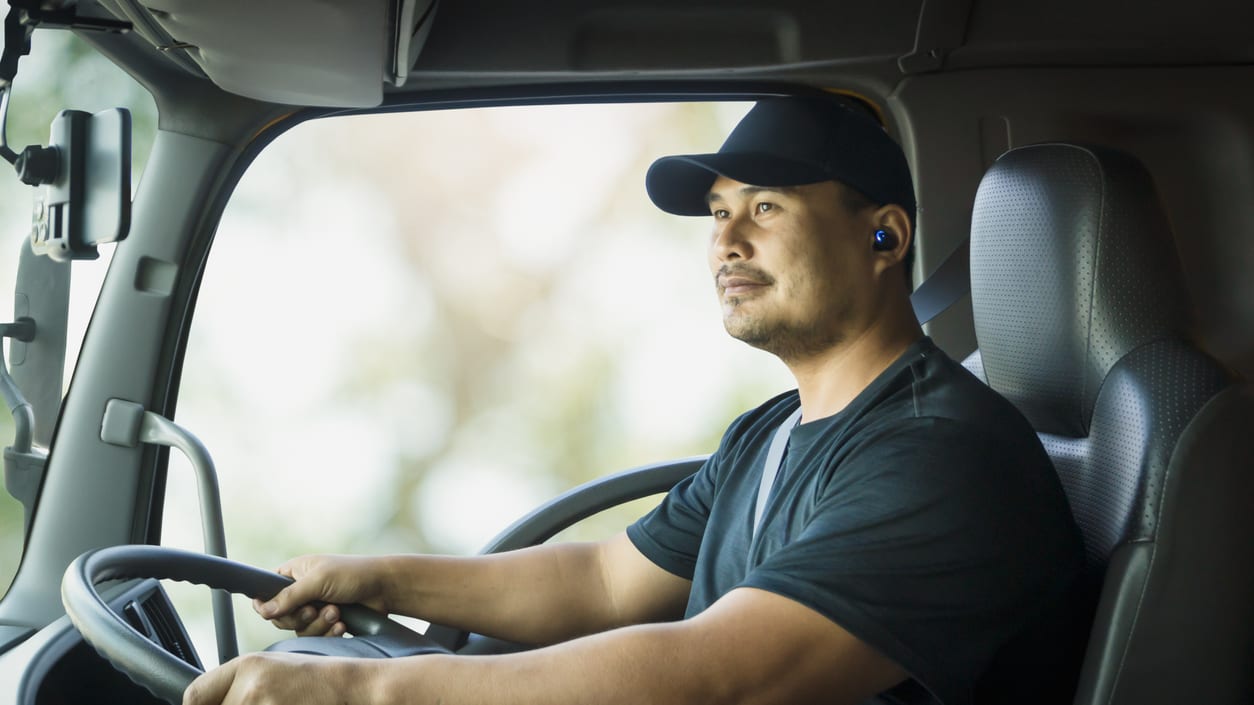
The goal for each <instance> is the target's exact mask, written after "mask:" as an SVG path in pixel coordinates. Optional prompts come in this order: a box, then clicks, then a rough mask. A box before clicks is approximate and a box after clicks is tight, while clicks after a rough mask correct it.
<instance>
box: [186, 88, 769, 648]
mask: <svg viewBox="0 0 1254 705" xmlns="http://www.w3.org/2000/svg"><path fill="white" fill-rule="evenodd" d="M747 108H748V105H746V104H743V103H740V104H734V103H727V104H655V105H654V104H649V105H645V104H629V105H591V106H539V107H511V108H490V109H479V110H458V111H444V112H424V113H414V114H391V115H377V116H364V117H348V118H332V119H325V120H318V121H314V122H310V123H306V124H304V125H301V126H298V127H296V128H294V129H293V130H292V131H290V132H289V133H287V134H285V135H283V136H281V137H280V138H279V139H278V140H276V141H275V143H274V144H272V145H271V146H270V147H268V148H267V150H266V151H265V152H264V153H263V154H262V155H261V156H260V157H259V158H258V159H257V161H256V163H255V164H253V165H252V167H251V168H250V169H249V171H248V172H247V174H246V175H245V176H244V178H243V180H242V181H241V183H240V184H239V186H238V188H237V190H236V192H235V194H234V196H233V197H232V199H231V202H230V204H229V205H228V208H227V210H226V213H225V214H224V216H223V220H222V223H221V226H220V227H219V230H218V233H217V236H216V241H215V244H214V246H213V250H212V253H211V255H210V258H209V261H208V268H207V271H206V275H205V278H204V283H203V286H202V290H201V292H200V296H199V300H198V304H197V310H196V315H195V320H194V324H193V329H192V334H191V338H190V340H189V343H188V350H187V357H186V362H185V367H184V371H183V378H182V386H181V391H180V397H179V410H178V421H179V422H180V423H181V424H183V425H185V426H186V427H188V428H189V429H191V430H192V431H193V432H195V433H196V434H198V435H199V436H200V437H201V439H202V440H203V441H205V443H206V444H207V445H208V447H209V448H210V449H211V450H212V452H213V454H214V457H215V460H216V463H217V466H218V470H219V473H220V476H221V486H222V497H223V502H224V507H225V514H226V522H227V526H226V533H227V542H228V546H229V547H230V550H231V551H232V554H233V557H235V558H238V559H240V560H243V561H245V562H248V563H252V564H255V565H260V566H264V567H274V566H276V565H277V564H279V563H281V562H282V561H283V560H285V559H287V558H289V557H291V556H293V555H296V554H299V553H303V552H361V553H384V552H393V551H432V552H444V553H462V554H465V553H473V552H475V551H476V550H477V549H478V548H479V547H481V546H482V545H483V544H485V543H486V542H487V541H488V540H489V539H490V538H491V537H492V536H493V535H495V534H496V533H497V532H499V531H500V530H501V529H503V528H504V527H506V526H507V525H509V524H510V523H512V522H513V521H514V520H515V519H517V518H519V517H520V516H522V515H523V514H524V513H526V512H527V511H528V510H530V509H532V508H534V507H535V506H536V505H538V504H539V503H541V502H543V501H545V500H547V499H549V498H551V497H552V496H554V495H556V494H558V493H560V492H562V491H565V490H567V489H569V488H570V487H573V486H574V485H577V484H579V483H582V482H585V481H588V480H590V479H592V478H595V477H597V476H600V475H605V474H608V473H611V472H615V471H618V470H622V469H626V468H628V467H632V466H636V465H641V464H646V463H652V462H656V461H660V460H667V459H673V458H678V457H685V456H691V455H696V454H703V453H708V452H710V451H712V450H713V449H714V447H715V446H716V445H717V443H718V440H719V438H720V436H721V434H722V432H723V430H724V429H725V428H726V426H727V424H728V423H729V422H730V421H731V420H732V419H733V418H734V417H735V416H736V415H738V414H739V413H741V412H743V411H744V410H746V409H748V408H750V407H752V406H753V405H755V404H757V403H759V402H761V401H763V400H765V399H766V398H767V397H769V396H770V395H772V394H775V393H778V392H780V391H782V390H784V389H787V388H790V387H791V386H792V383H791V378H790V377H789V376H788V375H787V371H786V369H785V368H784V367H783V366H782V365H781V364H780V363H779V362H778V361H777V360H775V359H774V358H773V357H770V356H768V355H766V354H764V353H761V352H759V351H756V350H753V349H751V348H748V347H747V346H745V345H743V344H741V343H738V342H736V341H734V340H732V339H730V338H729V337H728V336H727V335H726V334H725V333H724V331H723V329H722V323H721V321H720V317H719V308H718V304H717V302H716V299H715V296H714V293H713V284H712V280H711V277H710V274H709V272H708V268H707V265H706V259H705V257H706V254H705V248H706V242H707V237H708V232H709V222H708V221H707V220H705V219H701V218H680V217H675V216H670V215H666V214H663V213H661V212H659V211H657V210H656V209H655V208H654V206H653V205H652V204H651V203H650V202H649V200H648V196H647V195H646V193H645V190H644V174H645V170H646V169H647V168H648V165H649V163H650V162H651V161H652V160H653V159H654V158H656V157H657V156H660V155H662V154H668V153H678V152H692V151H712V150H714V149H717V147H718V145H719V143H720V142H721V140H722V138H723V136H724V135H725V134H726V132H727V130H728V129H730V127H731V126H732V125H734V124H735V122H736V120H738V119H739V117H740V116H741V115H743V114H744V112H745V110H747ZM655 502H656V498H653V499H652V500H645V501H643V502H637V503H633V504H632V505H631V506H628V507H626V508H623V509H622V510H618V511H613V512H609V513H607V514H606V515H603V516H600V517H597V518H596V519H594V520H592V521H589V522H585V523H583V524H581V525H580V526H578V527H576V528H575V529H572V530H571V531H569V532H567V533H566V534H564V537H566V538H577V539H579V538H583V539H587V538H594V537H602V536H606V535H609V534H611V533H613V532H614V531H617V530H619V529H621V528H623V527H624V526H625V525H626V524H627V523H628V522H630V521H631V520H632V519H634V518H635V517H636V516H639V515H640V514H641V513H642V512H643V511H646V510H647V508H648V506H650V504H652V503H655ZM196 507H197V504H196V500H195V486H194V483H193V482H192V479H191V475H190V470H189V469H188V468H187V467H186V465H185V464H184V463H183V462H182V461H181V459H178V458H173V457H172V460H171V467H170V475H169V480H168V490H167V499H166V511H165V522H164V534H163V542H164V543H166V544H167V545H176V546H183V547H187V548H192V549H196V550H199V549H200V548H201V543H200V535H201V534H200V528H199V524H198V522H199V520H198V518H197V517H198V512H197V509H196ZM172 589H173V590H180V589H181V588H180V587H179V586H172ZM189 594H190V593H189ZM176 599H180V600H183V599H184V598H182V597H177V598H176ZM186 599H187V601H186V602H185V603H181V604H180V612H181V613H182V614H183V615H184V616H185V617H187V618H188V619H189V621H193V622H195V623H194V624H193V625H192V629H193V632H194V637H196V638H198V640H199V641H198V643H199V644H200V646H199V648H200V651H201V656H202V658H204V659H206V660H207V661H212V660H213V646H212V639H211V638H210V637H209V636H206V635H209V634H211V629H210V627H209V626H208V625H209V617H208V613H209V601H208V599H207V591H205V592H204V593H203V595H200V596H198V597H196V598H195V599H192V598H191V597H188V598H186ZM237 611H238V612H240V613H242V614H240V615H239V616H238V619H237V622H238V623H239V627H240V631H241V634H242V641H243V643H244V647H245V648H246V649H255V648H260V647H262V646H264V645H265V644H268V643H270V642H271V641H274V640H275V639H276V638H277V637H278V636H279V635H278V633H277V632H275V631H274V630H273V629H272V628H270V627H269V625H267V624H265V623H264V622H262V621H261V620H259V619H257V618H256V617H255V616H253V615H252V614H251V609H250V608H249V607H248V606H247V603H246V602H245V601H242V600H241V601H240V602H239V603H238V607H237ZM245 612H246V614H244V613H245ZM196 620H199V621H196Z"/></svg>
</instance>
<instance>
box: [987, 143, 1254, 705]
mask: <svg viewBox="0 0 1254 705" xmlns="http://www.w3.org/2000/svg"><path fill="white" fill-rule="evenodd" d="M971 298H972V305H973V308H974V314H975V328H976V337H977V339H978V342H979V351H978V352H977V353H975V354H974V355H972V356H971V358H969V359H968V360H967V361H966V364H967V366H968V367H969V368H970V369H972V371H974V372H976V374H977V375H979V376H980V377H982V378H983V379H984V380H985V381H986V382H988V384H989V385H990V386H992V387H993V388H994V389H996V390H997V391H999V392H1001V393H1002V394H1003V395H1005V396H1006V397H1007V398H1009V399H1010V400H1011V401H1012V402H1013V403H1014V404H1015V405H1016V406H1018V408H1019V409H1020V410H1022V411H1023V413H1024V415H1025V416H1027V418H1028V420H1029V421H1031V423H1032V425H1033V426H1034V427H1035V428H1036V429H1037V431H1038V432H1039V433H1040V436H1041V439H1042V441H1043V442H1044V445H1045V448H1046V450H1047V451H1048V452H1049V454H1050V456H1051V457H1052V458H1053V461H1054V464H1055V466H1056V468H1057V470H1058V473H1059V475H1060V477H1061V478H1062V482H1063V485H1064V487H1065V489H1066V491H1067V494H1068V497H1069V499H1070V502H1071V507H1072V510H1073V512H1074V513H1075V516H1076V519H1077V522H1078V523H1079V525H1080V528H1081V530H1082V531H1083V533H1084V538H1085V543H1086V550H1087V554H1088V578H1089V580H1090V581H1091V584H1092V585H1093V589H1094V590H1100V601H1099V602H1098V606H1097V613H1096V616H1095V619H1094V623H1093V628H1092V634H1091V637H1090V641H1089V645H1088V648H1087V651H1086V653H1085V656H1084V664H1083V669H1082V671H1081V676H1080V685H1079V689H1078V692H1077V695H1076V698H1075V702H1076V703H1077V705H1080V704H1083V705H1088V704H1090V703H1136V704H1138V705H1145V704H1146V703H1207V704H1213V703H1250V702H1254V480H1252V478H1254V440H1252V439H1254V393H1252V391H1251V388H1250V385H1249V384H1246V383H1239V382H1236V381H1234V380H1232V378H1231V377H1230V375H1229V374H1228V373H1227V372H1226V371H1225V370H1224V369H1223V367H1222V366H1221V365H1220V364H1218V363H1217V362H1216V361H1215V360H1214V359H1212V358H1211V357H1209V356H1208V355H1206V354H1205V353H1204V352H1202V351H1201V350H1200V349H1199V348H1198V347H1197V346H1196V345H1194V344H1192V343H1191V342H1190V341H1189V337H1188V331H1189V319H1190V314H1189V312H1190V308H1189V303H1188V297H1187V294H1186V291H1185V289H1184V286H1183V280H1182V276H1181V272H1180V265H1179V261H1178V258H1177V256H1176V251H1175V246H1174V244H1173V241H1172V234H1171V231H1170V227H1169V224H1168V222H1167V219H1166V217H1165V215H1164V212H1163V209H1162V207H1161V205H1160V204H1159V200H1158V197H1157V194H1156V192H1155V189H1154V186H1153V183H1152V181H1151V179H1150V177H1149V175H1148V173H1147V172H1146V170H1145V169H1144V168H1143V167H1142V166H1141V164H1140V163H1139V162H1138V161H1136V160H1135V159H1134V158H1132V157H1130V156H1128V155H1126V154H1123V153H1120V152H1115V151H1113V150H1108V149H1099V148H1088V147H1081V146H1076V145H1068V144H1044V145H1034V146H1029V147H1023V148H1019V149H1015V150H1012V151H1010V152H1008V153H1007V154H1005V155H1003V156H1002V157H1001V158H1000V159H999V160H998V161H997V163H996V164H994V166H993V167H992V168H991V169H990V170H989V172H988V174H987V175H986V176H985V178H984V180H983V182H982V183H981V185H980V189H979V194H978V196H977V198H976V203H975V209H974V213H973V217H972V232H971ZM1024 550H1025V551H1030V550H1031V547H1030V546H1025V547H1024Z"/></svg>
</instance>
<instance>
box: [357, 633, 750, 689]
mask: <svg viewBox="0 0 1254 705" xmlns="http://www.w3.org/2000/svg"><path fill="white" fill-rule="evenodd" d="M683 631H684V630H683V628H682V626H680V625H677V624H651V625H641V626H636V627H628V628H623V629H616V630H613V631H610V632H605V633H601V634H596V635H593V636H589V637H585V638H582V639H577V640H575V641H571V642H566V643H562V644H557V645H555V646H551V647H548V648H545V649H539V650H536V651H530V652H524V653H519V654H509V655H502V656H433V657H427V656H419V657H412V658H408V659H398V660H393V661H387V662H380V663H379V664H378V665H377V666H378V668H379V670H378V671H377V672H376V674H375V675H376V677H375V678H374V679H373V684H372V686H371V687H370V688H369V689H368V694H369V696H370V699H369V702H372V703H396V702H409V703H437V702H442V703H457V704H459V705H472V704H478V703H482V704H484V705H488V704H491V705H499V704H500V703H504V702H509V703H517V704H519V705H524V704H529V703H536V704H540V703H543V704H544V705H558V704H560V703H599V704H603V705H614V704H615V703H633V704H638V703H650V702H659V703H661V702H665V703H672V704H674V703H698V702H702V703H704V702H708V703H716V702H730V701H731V698H729V697H721V696H724V695H728V693H725V692H723V691H724V690H725V688H726V686H727V684H728V682H727V681H726V680H722V681H720V680H719V679H717V678H713V677H709V674H713V673H715V670H714V669H712V668H711V665H712V664H710V663H709V662H708V660H706V658H707V656H708V654H709V650H708V649H701V648H699V647H697V646H696V645H694V644H691V643H689V641H688V640H686V639H685V638H683V637H682V636H681V634H682V632H683ZM703 661H704V662H703Z"/></svg>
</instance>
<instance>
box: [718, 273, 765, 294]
mask: <svg viewBox="0 0 1254 705" xmlns="http://www.w3.org/2000/svg"><path fill="white" fill-rule="evenodd" d="M766 287H767V283H766V282H764V281H760V280H758V279H750V278H749V277H724V278H722V279H720V280H719V288H720V289H722V290H723V295H724V296H743V295H745V294H748V293H750V292H754V291H758V290H761V289H764V288H766Z"/></svg>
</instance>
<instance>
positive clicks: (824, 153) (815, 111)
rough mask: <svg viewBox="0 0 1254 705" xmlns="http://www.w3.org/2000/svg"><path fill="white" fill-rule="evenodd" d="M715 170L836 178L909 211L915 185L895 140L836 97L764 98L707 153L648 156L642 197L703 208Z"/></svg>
mask: <svg viewBox="0 0 1254 705" xmlns="http://www.w3.org/2000/svg"><path fill="white" fill-rule="evenodd" d="M718 176H726V177H727V178H729V179H734V180H736V181H740V182H742V183H746V184H750V185H753V186H801V185H803V184H813V183H818V182H821V181H839V182H841V183H843V184H845V185H846V186H849V187H850V188H853V189H854V190H856V191H858V192H860V193H861V194H862V195H864V196H866V197H867V198H868V199H870V200H871V201H873V202H875V203H878V204H880V205H884V204H888V203H893V204H896V205H899V206H901V207H902V208H904V209H906V212H907V214H908V215H909V216H910V219H911V220H912V221H913V220H914V216H915V200H914V184H913V182H912V181H911V180H910V166H909V165H908V164H907V163H906V155H905V154H904V153H903V152H902V151H901V147H900V146H899V145H898V144H897V143H896V142H894V141H893V139H892V138H891V137H889V136H888V133H886V132H884V128H882V127H881V126H880V125H879V123H878V122H876V121H875V119H874V118H872V117H871V116H870V115H869V114H868V113H866V112H865V111H864V110H862V109H860V108H856V107H853V106H850V105H848V104H846V103H845V102H843V100H841V99H836V98H833V99H832V100H822V99H818V98H769V99H767V100H762V101H759V102H758V103H757V105H755V106H754V107H753V108H752V109H751V110H750V111H749V112H748V114H746V115H745V116H744V118H743V119H741V121H740V123H739V124H738V125H736V128H735V129H734V130H732V132H731V134H730V135H728V137H727V141H726V142H724V143H723V146H722V147H721V148H720V149H719V150H718V152H716V153H714V154H681V155H676V156H670V157H662V158H661V159H658V160H657V161H655V162H653V165H652V166H650V167H649V172H648V174H647V175H646V176H645V180H644V182H645V188H646V189H647V190H648V192H649V198H651V199H653V203H654V204H655V205H657V207H658V208H661V209H662V210H664V211H666V212H667V213H674V214H675V215H709V214H710V210H709V206H708V205H707V204H706V200H705V198H706V194H707V193H709V191H710V186H711V185H713V184H714V180H715V179H716V178H717V177H718Z"/></svg>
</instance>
